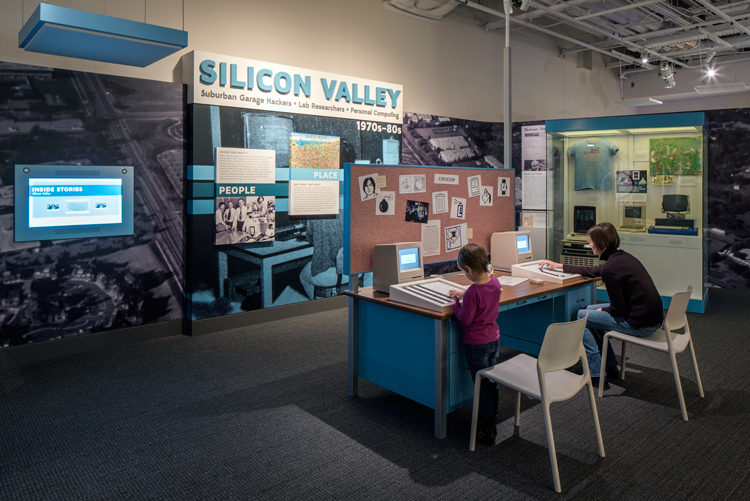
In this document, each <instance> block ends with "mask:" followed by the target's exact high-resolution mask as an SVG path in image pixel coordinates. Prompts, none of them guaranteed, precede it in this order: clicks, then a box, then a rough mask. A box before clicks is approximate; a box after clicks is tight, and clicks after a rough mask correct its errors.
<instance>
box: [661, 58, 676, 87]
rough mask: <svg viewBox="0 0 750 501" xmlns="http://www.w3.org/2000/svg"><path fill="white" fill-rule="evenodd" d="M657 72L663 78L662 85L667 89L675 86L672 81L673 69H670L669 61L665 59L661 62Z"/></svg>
mask: <svg viewBox="0 0 750 501" xmlns="http://www.w3.org/2000/svg"><path fill="white" fill-rule="evenodd" d="M659 74H660V75H661V77H662V78H663V79H664V87H666V88H667V89H671V88H672V87H674V86H675V81H674V71H672V68H670V67H669V63H667V62H666V61H662V62H661V66H660V67H659Z"/></svg>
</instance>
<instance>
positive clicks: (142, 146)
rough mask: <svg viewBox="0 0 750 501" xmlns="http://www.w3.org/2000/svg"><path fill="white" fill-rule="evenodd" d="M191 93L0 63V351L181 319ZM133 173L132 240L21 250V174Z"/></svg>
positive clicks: (33, 246)
mask: <svg viewBox="0 0 750 501" xmlns="http://www.w3.org/2000/svg"><path fill="white" fill-rule="evenodd" d="M183 122H184V105H183V87H182V85H179V84H170V83H164V82H156V81H149V80H139V79H132V78H123V77H113V76H105V75H97V74H91V73H82V72H71V71H63V70H56V69H51V68H42V67H34V66H26V65H20V64H10V63H0V159H1V161H2V164H0V347H8V346H17V345H24V344H28V343H38V342H42V341H48V340H52V339H59V338H67V337H72V336H78V335H84V334H91V333H95V332H101V331H107V330H114V329H121V328H125V327H133V326H139V325H145V324H152V323H157V322H162V321H166V320H176V319H180V318H182V317H183V315H184V313H183V302H184V293H183V290H184V283H185V282H184V280H185V279H184V270H185V259H184V254H185V252H184V249H185V244H184V235H183V191H184V188H183V187H184V181H183V179H184V177H183V169H184V163H185V162H184V151H185V150H184V141H183V135H182V134H183ZM16 164H49V165H122V166H130V165H132V166H134V171H135V207H134V234H133V235H129V236H119V237H101V238H80V239H72V240H51V241H44V242H21V243H16V242H14V222H13V214H14V207H13V197H14V188H13V183H14V165H16Z"/></svg>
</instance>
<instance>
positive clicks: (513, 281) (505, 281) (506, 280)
mask: <svg viewBox="0 0 750 501" xmlns="http://www.w3.org/2000/svg"><path fill="white" fill-rule="evenodd" d="M498 280H499V281H500V285H510V286H511V287H512V286H514V285H518V284H520V283H522V282H525V281H526V280H528V278H523V277H500V278H498Z"/></svg>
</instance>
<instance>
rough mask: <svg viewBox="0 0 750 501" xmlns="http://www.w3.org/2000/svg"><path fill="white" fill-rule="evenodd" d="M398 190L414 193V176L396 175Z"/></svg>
mask: <svg viewBox="0 0 750 501" xmlns="http://www.w3.org/2000/svg"><path fill="white" fill-rule="evenodd" d="M398 192H399V193H401V194H404V193H414V176H398Z"/></svg>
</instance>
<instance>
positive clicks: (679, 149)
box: [649, 137, 703, 176]
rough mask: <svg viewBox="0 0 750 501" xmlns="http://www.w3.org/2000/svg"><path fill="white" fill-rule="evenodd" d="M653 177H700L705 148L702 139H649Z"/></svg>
mask: <svg viewBox="0 0 750 501" xmlns="http://www.w3.org/2000/svg"><path fill="white" fill-rule="evenodd" d="M649 149H650V151H651V158H650V167H651V175H652V176H665V175H676V176H700V175H701V157H702V153H703V148H702V146H701V138H700V137H660V138H651V139H649Z"/></svg>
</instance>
